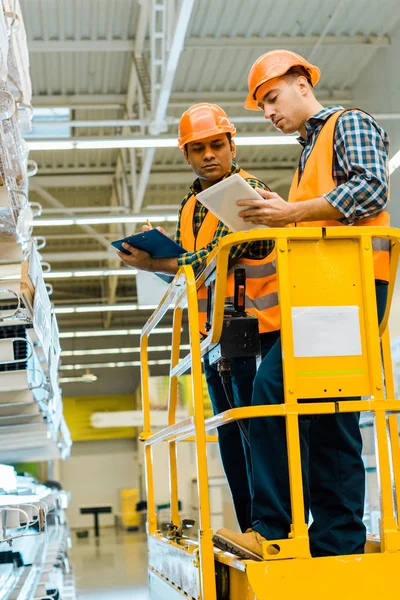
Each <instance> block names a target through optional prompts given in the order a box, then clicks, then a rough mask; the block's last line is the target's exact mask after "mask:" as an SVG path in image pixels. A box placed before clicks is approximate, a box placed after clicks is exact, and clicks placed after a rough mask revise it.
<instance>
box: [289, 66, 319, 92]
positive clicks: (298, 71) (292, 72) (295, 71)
mask: <svg viewBox="0 0 400 600" xmlns="http://www.w3.org/2000/svg"><path fill="white" fill-rule="evenodd" d="M300 75H303V77H305V78H306V79H307V81H308V83H309V84H310V86H311V87H314V86H313V84H312V81H311V75H310V72H309V71H308V69H306V68H305V67H302V66H301V65H297V66H295V67H291V68H290V69H289V71H286V73H285V74H284V77H287V76H289V77H290V79H293V80H294V79H297V78H298V77H300Z"/></svg>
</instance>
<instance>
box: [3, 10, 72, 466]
mask: <svg viewBox="0 0 400 600" xmlns="http://www.w3.org/2000/svg"><path fill="white" fill-rule="evenodd" d="M0 8H1V9H2V10H0V462H3V463H16V462H23V461H26V460H30V461H38V460H52V459H56V458H67V456H68V455H69V451H70V446H71V438H70V435H69V431H68V428H67V426H66V424H65V421H64V418H63V410H62V399H61V390H60V388H59V385H58V368H59V361H60V351H61V349H60V343H59V333H58V327H57V321H56V317H55V314H54V310H53V308H52V305H51V302H50V299H49V292H50V291H51V290H49V288H48V287H47V286H46V284H45V282H44V279H43V270H42V262H41V256H40V254H39V252H38V250H39V249H40V248H41V247H43V243H42V242H41V241H39V239H33V238H32V224H33V218H34V217H35V216H37V215H38V214H40V209H41V207H40V205H37V204H34V203H32V202H29V200H28V179H29V176H31V175H34V174H35V172H36V167H35V166H34V168H33V169H32V168H31V166H32V164H33V161H29V160H28V147H27V145H26V143H25V141H24V140H23V138H22V133H23V132H24V131H28V130H29V129H30V128H31V119H32V110H31V96H32V90H31V82H30V78H29V55H28V49H27V42H26V34H25V28H24V23H23V20H22V15H21V11H20V5H19V0H0ZM39 242H40V245H39Z"/></svg>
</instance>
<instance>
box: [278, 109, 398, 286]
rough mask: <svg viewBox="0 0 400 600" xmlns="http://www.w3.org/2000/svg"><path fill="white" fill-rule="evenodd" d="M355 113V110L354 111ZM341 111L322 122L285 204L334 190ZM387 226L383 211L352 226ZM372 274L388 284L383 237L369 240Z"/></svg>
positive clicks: (319, 224) (387, 256)
mask: <svg viewBox="0 0 400 600" xmlns="http://www.w3.org/2000/svg"><path fill="white" fill-rule="evenodd" d="M357 110H358V109H357ZM343 112H345V111H344V110H339V111H337V112H336V113H333V114H332V116H331V117H329V118H328V119H327V121H325V124H324V126H323V127H322V129H321V131H320V133H319V134H318V137H317V140H316V142H315V144H314V147H313V149H312V151H311V154H310V156H309V157H308V159H307V162H306V164H305V167H304V171H303V174H302V176H301V179H300V182H299V170H298V169H297V170H296V173H295V174H294V177H293V180H292V185H291V187H290V192H289V202H301V201H302V200H311V199H312V198H318V197H319V196H323V195H324V194H328V193H329V192H331V191H332V190H333V189H334V188H335V187H337V185H336V183H335V181H334V179H333V176H332V170H333V160H334V147H333V142H334V135H335V128H336V124H337V121H338V119H339V117H340V115H341V114H343ZM389 225H390V216H389V213H388V212H386V211H382V212H381V213H379V214H378V215H377V216H376V217H368V218H366V219H359V220H358V221H356V222H355V223H354V226H356V227H362V226H364V227H377V226H378V227H388V226H389ZM332 226H336V227H338V226H344V223H340V222H339V221H309V222H303V223H296V227H332ZM372 247H373V256H374V272H375V279H380V280H382V281H389V259H390V243H389V241H388V240H385V239H383V238H373V239H372Z"/></svg>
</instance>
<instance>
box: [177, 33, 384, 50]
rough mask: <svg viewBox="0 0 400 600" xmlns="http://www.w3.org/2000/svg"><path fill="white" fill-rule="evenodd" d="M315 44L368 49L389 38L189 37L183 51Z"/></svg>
mask: <svg viewBox="0 0 400 600" xmlns="http://www.w3.org/2000/svg"><path fill="white" fill-rule="evenodd" d="M317 43H319V44H320V45H322V46H365V47H368V48H371V47H372V46H374V47H380V48H385V47H387V46H390V38H389V37H388V36H387V35H381V36H377V35H369V34H367V35H363V34H358V35H326V36H325V37H324V38H323V39H320V36H318V35H309V36H288V35H281V36H274V35H268V36H266V37H258V36H252V37H243V36H235V37H219V38H216V37H202V38H200V37H197V38H196V37H190V38H188V39H187V40H186V41H185V49H186V50H189V49H201V48H205V49H208V50H213V49H215V48H218V49H219V48H235V49H236V50H237V49H240V48H260V49H263V48H298V47H302V48H303V47H313V46H315V45H316V44H317Z"/></svg>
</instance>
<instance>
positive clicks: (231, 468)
mask: <svg viewBox="0 0 400 600" xmlns="http://www.w3.org/2000/svg"><path fill="white" fill-rule="evenodd" d="M278 338H279V331H273V332H271V333H263V334H261V335H260V341H261V356H262V358H264V356H266V354H267V353H268V352H269V350H270V349H271V348H272V347H273V345H274V344H275V342H276V341H277V339H278ZM230 364H231V381H232V390H233V396H234V404H235V407H236V408H239V407H240V406H250V405H251V397H252V393H253V381H254V377H255V375H256V361H255V359H254V358H234V359H231V361H230ZM204 372H205V376H206V380H207V386H208V393H209V395H210V399H211V404H212V407H213V411H214V414H218V413H221V412H224V411H225V410H229V409H230V408H231V406H230V405H229V403H228V400H227V398H226V395H225V391H224V388H223V386H222V383H221V378H220V376H219V373H218V371H217V368H216V367H215V366H210V364H209V362H208V358H207V356H206V357H205V358H204ZM246 424H247V423H246ZM218 442H219V450H220V454H221V461H222V465H223V468H224V471H225V475H226V478H227V480H228V485H229V489H230V491H231V494H232V499H233V504H234V507H235V512H236V517H237V520H238V523H239V527H240V529H241V530H242V531H246V529H248V528H249V527H251V518H250V507H251V494H250V489H249V479H250V481H251V476H250V470H248V469H247V464H250V462H249V458H250V457H249V456H248V457H247V460H246V456H245V455H246V453H248V451H249V446H248V443H247V441H246V440H245V439H244V436H243V434H242V432H241V430H240V428H239V426H238V424H237V423H229V424H228V425H224V426H223V427H219V428H218Z"/></svg>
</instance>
